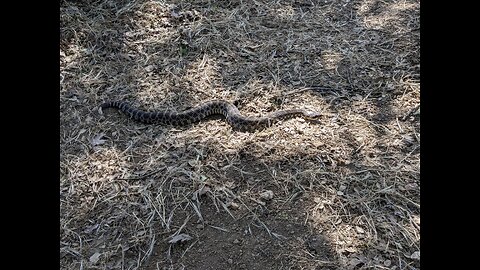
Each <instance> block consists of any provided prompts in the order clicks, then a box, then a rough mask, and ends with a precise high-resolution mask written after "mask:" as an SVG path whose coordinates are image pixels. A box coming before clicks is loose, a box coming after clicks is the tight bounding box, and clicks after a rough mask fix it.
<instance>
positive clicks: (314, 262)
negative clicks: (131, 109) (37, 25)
mask: <svg viewBox="0 0 480 270" xmlns="http://www.w3.org/2000/svg"><path fill="white" fill-rule="evenodd" d="M419 8H420V7H419V1H414V0H405V1H404V0H401V1H400V0H399V1H395V0H394V1H376V0H361V1H360V0H359V1H357V0H341V1H331V0H324V1H315V0H311V1H310V0H299V1H293V0H289V1H266V0H263V1H262V0H260V1H235V0H232V1H196V0H194V1H148V0H137V1H135V0H133V1H124V0H119V1H113V0H111V1H106V0H105V1H104V0H99V1H62V2H61V6H60V11H61V13H60V85H61V91H60V119H61V121H60V125H61V133H60V144H61V145H60V149H61V152H60V161H61V166H60V168H61V171H60V205H59V207H60V233H61V236H60V265H61V268H62V269H318V270H327V269H328V270H333V269H349V270H353V269H391V270H394V269H420V173H419V171H420V109H419V104H420V76H419V74H420V47H419V46H420V44H419V43H420V32H419V27H420V22H419V15H420V14H419ZM211 99H225V100H228V101H230V102H234V101H235V102H237V104H238V108H239V110H240V111H241V112H242V114H244V115H252V116H261V115H265V114H268V113H269V112H273V111H277V110H283V109H293V108H300V109H307V110H311V111H317V112H321V113H322V116H321V117H320V119H319V120H318V121H317V122H309V121H305V120H303V119H301V118H294V119H290V120H287V121H283V122H280V123H277V124H275V125H274V126H272V127H270V128H268V129H265V130H262V131H257V132H252V133H246V132H239V131H234V130H232V128H231V127H230V126H229V125H228V124H227V123H226V122H225V121H223V120H222V119H213V120H209V121H202V122H200V123H198V124H193V125H189V126H185V127H170V126H159V125H145V124H141V123H136V122H134V121H132V120H130V119H128V118H127V117H125V116H124V115H122V114H120V113H118V112H117V111H115V110H113V109H110V110H105V111H104V112H103V114H100V113H99V112H98V110H97V108H98V106H99V105H100V104H101V103H102V102H104V101H108V100H126V101H129V102H131V103H132V104H133V105H135V106H137V107H139V108H143V109H145V110H160V109H169V110H176V111H182V110H185V109H188V108H191V107H193V106H195V105H197V104H200V103H202V102H204V101H207V100H211Z"/></svg>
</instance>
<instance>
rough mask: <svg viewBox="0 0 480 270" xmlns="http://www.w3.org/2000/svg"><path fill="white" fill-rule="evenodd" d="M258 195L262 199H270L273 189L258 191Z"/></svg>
mask: <svg viewBox="0 0 480 270" xmlns="http://www.w3.org/2000/svg"><path fill="white" fill-rule="evenodd" d="M260 197H261V198H262V199H264V200H267V201H268V200H271V199H273V191H271V190H266V191H265V192H262V193H260Z"/></svg>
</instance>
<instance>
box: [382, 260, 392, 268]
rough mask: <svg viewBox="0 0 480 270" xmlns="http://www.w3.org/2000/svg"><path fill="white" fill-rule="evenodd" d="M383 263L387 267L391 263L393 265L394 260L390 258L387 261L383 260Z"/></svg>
mask: <svg viewBox="0 0 480 270" xmlns="http://www.w3.org/2000/svg"><path fill="white" fill-rule="evenodd" d="M383 265H385V266H386V267H389V266H390V265H392V261H390V260H385V261H384V262H383Z"/></svg>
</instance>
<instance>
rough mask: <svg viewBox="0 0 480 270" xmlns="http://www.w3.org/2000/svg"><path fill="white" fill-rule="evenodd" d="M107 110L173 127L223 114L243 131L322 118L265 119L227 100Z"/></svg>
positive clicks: (286, 113)
mask: <svg viewBox="0 0 480 270" xmlns="http://www.w3.org/2000/svg"><path fill="white" fill-rule="evenodd" d="M107 108H115V109H117V110H119V111H121V112H122V113H124V114H125V115H127V116H128V117H129V118H130V119H133V120H134V121H137V122H141V123H144V124H160V125H171V126H187V125H190V124H193V123H197V122H200V121H202V120H203V119H205V118H207V117H210V116H213V115H221V116H223V118H224V119H225V120H226V121H227V123H228V124H230V126H232V128H233V129H235V130H240V131H255V130H262V129H265V128H267V127H271V126H272V125H273V124H275V123H277V122H279V121H283V120H287V119H290V118H294V117H302V118H304V119H306V120H316V119H318V118H319V117H320V113H318V112H311V111H307V110H303V109H288V110H281V111H275V112H272V113H270V114H267V115H265V116H262V117H254V116H244V115H242V114H241V113H240V111H239V110H238V108H237V107H236V106H235V105H234V104H232V103H230V102H228V101H225V100H211V101H207V102H204V103H201V104H200V105H197V106H195V107H193V108H191V109H188V110H185V111H181V112H176V111H172V110H161V111H144V110H141V109H138V108H135V107H133V106H131V105H130V103H128V102H126V101H107V102H104V103H103V104H101V105H100V112H101V113H102V112H103V110H104V109H107Z"/></svg>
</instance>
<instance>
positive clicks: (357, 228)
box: [355, 226, 365, 234]
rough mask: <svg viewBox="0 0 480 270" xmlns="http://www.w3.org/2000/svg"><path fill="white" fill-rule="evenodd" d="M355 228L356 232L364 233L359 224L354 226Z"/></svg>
mask: <svg viewBox="0 0 480 270" xmlns="http://www.w3.org/2000/svg"><path fill="white" fill-rule="evenodd" d="M355 230H356V231H357V233H361V234H363V233H365V230H364V229H363V228H362V227H359V226H355Z"/></svg>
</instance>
